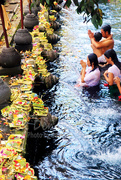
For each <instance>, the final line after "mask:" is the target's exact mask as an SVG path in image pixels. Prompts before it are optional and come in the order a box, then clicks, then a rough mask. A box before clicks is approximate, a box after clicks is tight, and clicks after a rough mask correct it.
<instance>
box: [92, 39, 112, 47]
mask: <svg viewBox="0 0 121 180" xmlns="http://www.w3.org/2000/svg"><path fill="white" fill-rule="evenodd" d="M91 43H92V44H93V46H95V47H96V48H97V49H98V48H103V47H108V46H110V44H112V43H113V39H109V40H105V41H99V42H97V41H95V39H94V38H91Z"/></svg>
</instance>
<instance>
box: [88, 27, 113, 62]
mask: <svg viewBox="0 0 121 180" xmlns="http://www.w3.org/2000/svg"><path fill="white" fill-rule="evenodd" d="M101 34H102V37H103V39H100V40H96V38H95V34H94V33H93V32H91V30H88V36H89V38H90V40H91V47H92V49H93V52H94V53H95V54H96V55H97V56H98V62H99V63H107V61H106V59H105V56H104V53H105V51H107V50H108V49H113V47H114V40H113V35H112V34H111V26H110V25H104V26H102V28H101ZM97 35H99V34H97ZM97 35H96V36H97Z"/></svg>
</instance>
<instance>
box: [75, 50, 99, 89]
mask: <svg viewBox="0 0 121 180" xmlns="http://www.w3.org/2000/svg"><path fill="white" fill-rule="evenodd" d="M80 64H81V66H82V70H81V78H80V82H79V84H78V85H76V87H78V86H85V87H93V86H97V85H98V84H99V81H100V70H99V67H98V59H97V55H96V54H94V53H91V54H89V55H88V56H87V63H86V62H84V61H83V60H81V61H80ZM87 66H88V68H87Z"/></svg>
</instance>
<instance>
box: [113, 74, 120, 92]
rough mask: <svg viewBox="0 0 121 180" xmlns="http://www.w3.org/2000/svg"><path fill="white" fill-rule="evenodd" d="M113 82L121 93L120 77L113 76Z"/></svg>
mask: <svg viewBox="0 0 121 180" xmlns="http://www.w3.org/2000/svg"><path fill="white" fill-rule="evenodd" d="M114 82H115V83H116V85H117V87H118V90H119V92H120V94H121V85H120V78H119V77H115V78H114Z"/></svg>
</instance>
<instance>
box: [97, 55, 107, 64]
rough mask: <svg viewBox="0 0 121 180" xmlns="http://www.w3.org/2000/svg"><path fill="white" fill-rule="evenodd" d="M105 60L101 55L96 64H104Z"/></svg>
mask: <svg viewBox="0 0 121 180" xmlns="http://www.w3.org/2000/svg"><path fill="white" fill-rule="evenodd" d="M106 62H107V61H106V59H105V56H104V54H102V56H100V57H98V63H106Z"/></svg>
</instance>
